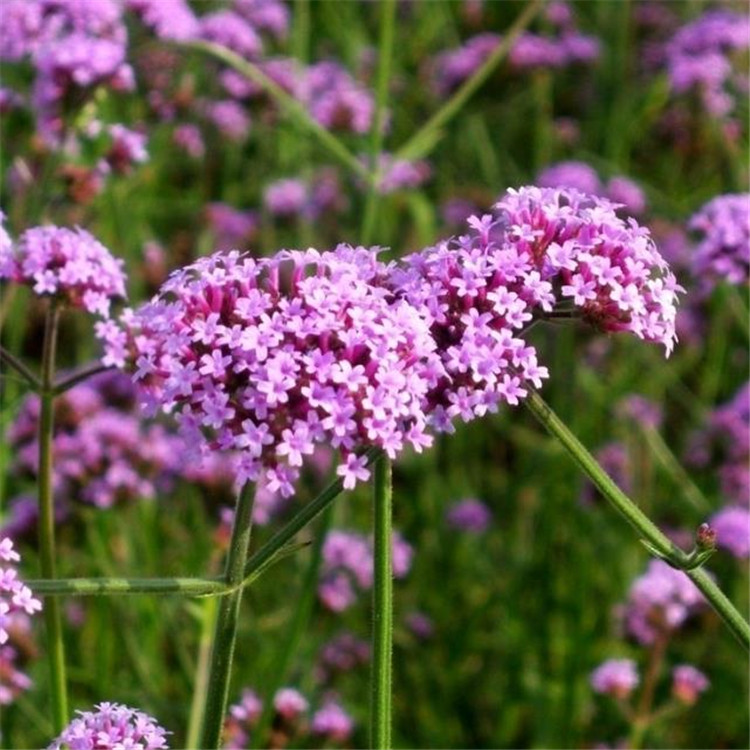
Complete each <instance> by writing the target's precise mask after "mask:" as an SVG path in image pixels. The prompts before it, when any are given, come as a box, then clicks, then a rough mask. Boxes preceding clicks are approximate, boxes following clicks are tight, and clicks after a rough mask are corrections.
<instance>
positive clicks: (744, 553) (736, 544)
mask: <svg viewBox="0 0 750 750" xmlns="http://www.w3.org/2000/svg"><path fill="white" fill-rule="evenodd" d="M709 524H710V526H711V528H712V529H713V530H714V531H715V532H716V543H717V545H718V546H719V547H724V548H725V549H728V550H729V551H730V552H731V553H732V554H733V555H734V556H735V557H739V558H745V557H750V510H748V509H747V508H741V507H739V506H728V507H726V508H723V509H722V510H720V511H719V512H718V513H716V514H715V515H714V516H712V517H711V520H710V521H709Z"/></svg>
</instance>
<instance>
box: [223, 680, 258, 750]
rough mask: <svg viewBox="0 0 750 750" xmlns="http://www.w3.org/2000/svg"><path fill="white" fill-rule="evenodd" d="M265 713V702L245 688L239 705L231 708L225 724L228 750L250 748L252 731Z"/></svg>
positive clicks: (236, 704) (225, 743) (225, 741)
mask: <svg viewBox="0 0 750 750" xmlns="http://www.w3.org/2000/svg"><path fill="white" fill-rule="evenodd" d="M262 713H263V701H261V699H260V698H259V697H258V694H257V693H256V692H255V691H254V690H250V689H249V688H245V689H244V690H243V691H242V698H241V699H240V702H239V703H235V704H234V705H232V706H230V707H229V714H228V715H227V718H226V721H225V722H224V732H223V737H224V745H223V747H224V748H226V749H227V750H244V748H249V747H250V735H251V730H252V729H253V727H255V725H256V724H257V723H258V720H259V719H260V717H261V714H262Z"/></svg>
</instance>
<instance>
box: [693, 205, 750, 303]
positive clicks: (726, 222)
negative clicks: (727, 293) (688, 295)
mask: <svg viewBox="0 0 750 750" xmlns="http://www.w3.org/2000/svg"><path fill="white" fill-rule="evenodd" d="M688 228H689V229H690V230H692V231H693V232H696V233H698V234H699V236H700V237H699V241H698V244H697V245H696V247H695V249H694V251H693V256H692V259H691V270H692V273H693V276H694V277H695V278H696V279H697V280H698V282H699V284H700V285H701V286H702V287H703V289H704V290H710V289H711V288H712V287H713V286H714V284H715V283H716V282H717V281H718V280H723V281H726V282H728V283H730V284H737V285H739V284H747V281H748V277H750V193H739V194H736V195H720V196H718V197H717V198H714V199H713V200H711V201H709V202H708V203H707V204H706V205H705V206H703V207H702V208H701V209H700V210H699V211H698V212H697V213H696V214H695V215H694V216H692V217H691V219H690V221H689V222H688Z"/></svg>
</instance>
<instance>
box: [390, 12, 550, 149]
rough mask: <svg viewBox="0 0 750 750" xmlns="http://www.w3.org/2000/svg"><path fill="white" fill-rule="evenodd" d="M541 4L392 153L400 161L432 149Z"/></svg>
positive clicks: (524, 15)
mask: <svg viewBox="0 0 750 750" xmlns="http://www.w3.org/2000/svg"><path fill="white" fill-rule="evenodd" d="M542 6H543V3H542V0H531V1H530V2H529V3H528V4H527V5H526V8H525V10H524V11H523V12H522V13H521V14H520V15H519V16H518V18H517V19H516V20H515V21H514V22H513V24H512V25H511V27H510V28H509V29H508V33H507V34H505V35H504V36H503V39H502V41H501V42H500V43H499V44H498V45H497V47H496V48H495V51H494V52H493V53H492V54H491V55H490V56H489V57H488V58H487V60H486V61H485V63H484V65H482V67H481V68H479V70H477V72H476V73H474V75H473V76H471V78H468V79H467V80H466V81H465V82H464V83H463V85H462V86H461V87H460V88H459V89H458V90H457V91H456V93H455V94H453V96H452V97H451V98H450V99H448V101H447V102H446V103H445V104H444V105H443V106H442V107H441V108H440V109H439V110H438V111H437V112H436V113H435V114H434V115H433V116H432V117H431V118H430V119H429V120H428V121H427V122H426V123H425V124H424V125H423V126H422V127H421V128H420V129H419V130H418V131H417V132H416V133H415V134H414V135H413V136H412V137H411V138H409V140H408V141H407V142H406V143H405V144H404V145H403V146H401V148H399V149H398V151H397V152H396V156H397V157H398V158H400V159H412V158H414V157H416V156H425V155H426V153H427V151H428V150H429V148H428V149H427V151H426V150H425V146H424V145H423V144H428V145H433V146H434V145H435V143H436V142H437V140H436V137H435V134H436V133H437V132H438V131H439V130H440V128H442V127H443V126H444V125H445V124H446V123H447V122H448V121H449V120H451V119H453V117H455V116H456V115H457V114H458V113H459V112H460V111H461V109H462V108H463V106H464V104H465V103H466V102H467V101H468V100H469V99H470V98H471V97H472V96H473V95H474V93H475V92H476V91H477V90H478V89H479V88H480V87H481V86H482V84H484V82H485V81H486V80H487V79H488V78H489V77H490V76H491V75H492V74H493V73H494V72H495V69H496V68H497V67H498V66H499V65H500V63H501V62H502V61H503V60H504V59H505V57H506V56H507V54H508V52H510V49H511V47H512V46H513V44H514V42H515V41H516V39H517V38H518V36H519V34H521V32H523V30H524V29H525V28H526V27H527V26H528V25H529V24H530V23H531V22H532V21H533V20H534V16H536V14H537V13H538V12H539V11H540V10H541V9H542Z"/></svg>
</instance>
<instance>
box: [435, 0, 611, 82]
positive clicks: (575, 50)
mask: <svg viewBox="0 0 750 750" xmlns="http://www.w3.org/2000/svg"><path fill="white" fill-rule="evenodd" d="M560 9H562V10H560ZM548 10H549V12H548V13H547V21H548V24H549V25H550V26H551V27H552V29H553V32H554V33H553V35H551V36H545V35H541V34H535V33H532V32H524V33H523V34H521V35H520V36H519V37H518V39H516V41H515V42H514V43H513V46H512V47H511V49H510V53H509V55H508V58H509V62H510V65H511V68H513V69H515V70H518V71H521V70H529V69H532V68H552V69H560V68H564V67H567V66H568V65H573V64H575V63H591V62H593V61H595V60H596V59H597V58H598V57H599V46H600V45H599V40H598V39H596V38H595V37H591V36H587V35H585V34H581V33H580V32H579V31H578V30H577V29H576V28H575V24H574V19H573V14H572V11H571V8H570V6H569V5H568V4H567V3H562V2H555V3H550V5H549V9H548ZM501 41H502V37H501V36H500V35H499V34H494V33H491V32H485V33H482V34H478V35H476V36H474V37H472V38H471V39H469V40H468V41H467V42H465V44H464V45H463V46H461V47H459V48H458V49H455V50H448V51H446V52H442V53H440V54H439V55H437V56H436V57H435V58H434V59H433V60H431V61H430V65H429V68H430V79H431V81H432V88H433V90H434V91H435V93H436V94H438V95H439V96H446V95H447V94H450V93H451V92H452V91H454V90H455V89H456V88H458V87H459V86H460V85H461V84H462V83H463V82H464V81H465V80H466V79H467V78H469V77H470V76H471V75H473V74H474V73H475V72H476V71H477V70H478V69H479V68H480V67H481V66H482V65H483V64H484V62H485V61H486V60H487V58H488V57H490V55H491V54H492V53H493V52H494V51H495V49H496V48H497V45H498V44H500V42H501Z"/></svg>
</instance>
